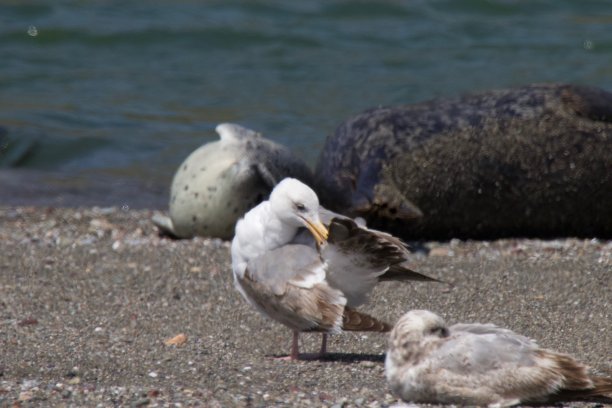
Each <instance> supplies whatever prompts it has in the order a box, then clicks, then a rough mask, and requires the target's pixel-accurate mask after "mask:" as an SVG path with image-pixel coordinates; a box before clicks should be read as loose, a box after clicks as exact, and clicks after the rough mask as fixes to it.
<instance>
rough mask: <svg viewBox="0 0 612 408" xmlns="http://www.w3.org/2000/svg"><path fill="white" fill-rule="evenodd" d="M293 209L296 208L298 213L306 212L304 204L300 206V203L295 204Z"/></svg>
mask: <svg viewBox="0 0 612 408" xmlns="http://www.w3.org/2000/svg"><path fill="white" fill-rule="evenodd" d="M295 208H296V209H297V210H298V211H306V206H305V205H304V204H302V203H296V204H295Z"/></svg>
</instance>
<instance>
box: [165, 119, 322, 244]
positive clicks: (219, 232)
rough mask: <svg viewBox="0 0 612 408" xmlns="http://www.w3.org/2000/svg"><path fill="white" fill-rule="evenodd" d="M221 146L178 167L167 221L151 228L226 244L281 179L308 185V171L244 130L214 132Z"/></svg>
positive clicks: (208, 147) (210, 146)
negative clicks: (240, 222) (240, 220)
mask: <svg viewBox="0 0 612 408" xmlns="http://www.w3.org/2000/svg"><path fill="white" fill-rule="evenodd" d="M216 131H217V133H218V134H219V136H220V138H221V140H219V141H216V142H211V143H207V144H204V145H203V146H201V147H200V148H198V149H196V150H195V151H194V152H193V153H191V154H190V155H189V156H188V157H187V159H185V161H184V162H183V163H182V164H181V165H180V167H179V168H178V170H177V171H176V174H175V175H174V179H173V180H172V185H171V189H170V204H169V208H170V216H169V217H166V216H160V215H157V216H155V217H154V218H153V222H154V223H155V224H156V225H157V226H158V227H159V228H160V229H161V230H162V232H164V233H166V234H169V235H172V236H175V237H177V238H190V237H193V236H210V237H217V238H222V239H230V238H231V237H233V235H234V226H235V224H236V221H237V220H238V219H239V218H240V217H242V216H243V215H244V213H245V212H247V211H248V210H249V209H251V208H252V207H254V206H255V205H257V204H259V203H260V202H261V201H263V200H265V199H267V198H268V195H269V194H270V192H271V191H272V188H273V187H274V186H275V185H276V184H277V183H278V182H280V181H281V180H282V179H283V178H285V177H294V178H297V179H299V180H301V181H303V182H304V183H307V184H312V173H311V171H310V169H309V168H308V166H307V165H306V164H305V163H304V162H303V161H302V160H300V159H299V158H298V157H296V156H295V155H294V154H292V153H291V152H290V151H289V149H287V148H286V147H284V146H281V145H279V144H277V143H274V142H272V141H270V140H268V139H265V138H263V137H262V136H261V134H259V133H257V132H255V131H253V130H250V129H247V128H244V127H242V126H239V125H236V124H232V123H223V124H220V125H218V126H217V128H216Z"/></svg>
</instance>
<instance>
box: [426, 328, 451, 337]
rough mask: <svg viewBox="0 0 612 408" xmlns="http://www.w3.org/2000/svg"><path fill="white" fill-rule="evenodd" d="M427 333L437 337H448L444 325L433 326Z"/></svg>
mask: <svg viewBox="0 0 612 408" xmlns="http://www.w3.org/2000/svg"><path fill="white" fill-rule="evenodd" d="M429 334H433V335H435V336H438V337H448V336H449V335H450V333H449V332H448V329H447V328H446V327H439V326H438V327H434V328H432V329H431V330H430V331H429Z"/></svg>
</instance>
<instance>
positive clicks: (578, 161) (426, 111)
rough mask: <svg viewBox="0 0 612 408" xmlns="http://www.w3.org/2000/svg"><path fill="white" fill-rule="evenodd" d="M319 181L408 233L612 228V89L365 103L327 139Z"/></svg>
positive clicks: (376, 219) (534, 89)
mask: <svg viewBox="0 0 612 408" xmlns="http://www.w3.org/2000/svg"><path fill="white" fill-rule="evenodd" d="M315 178H316V181H315V188H316V190H317V192H318V193H319V195H320V197H321V202H322V204H323V205H325V206H327V207H328V208H330V209H331V210H335V211H338V212H342V213H345V214H347V215H351V216H357V215H359V216H362V217H364V218H365V219H366V220H367V222H368V225H371V226H372V227H375V228H380V229H386V230H388V231H390V232H392V233H394V234H396V235H400V236H402V237H404V238H406V239H445V238H451V237H462V238H468V237H470V238H495V237H504V236H537V237H552V236H581V237H593V236H599V237H611V236H612V94H610V93H608V92H606V91H603V90H600V89H596V88H591V87H586V86H578V85H563V84H540V85H529V86H525V87H521V88H516V89H506V90H496V91H489V92H484V93H477V94H469V95H465V96H462V97H457V98H452V99H438V100H433V101H429V102H424V103H420V104H415V105H405V106H399V107H381V108H376V109H372V110H368V111H366V112H364V113H361V114H359V115H357V116H355V117H353V118H350V119H348V120H347V121H345V122H344V123H342V124H341V125H340V126H339V127H338V128H337V130H336V132H335V133H334V134H332V135H330V136H329V137H328V138H327V141H326V143H325V146H324V148H323V151H322V153H321V156H320V158H319V162H318V165H317V168H316V173H315ZM417 208H418V209H420V210H421V211H422V216H421V217H419V218H415V216H417V215H418V214H419V212H418V210H417Z"/></svg>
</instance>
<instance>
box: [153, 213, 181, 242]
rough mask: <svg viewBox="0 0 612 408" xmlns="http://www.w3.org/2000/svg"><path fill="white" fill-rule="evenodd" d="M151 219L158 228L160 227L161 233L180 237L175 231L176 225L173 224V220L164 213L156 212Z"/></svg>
mask: <svg viewBox="0 0 612 408" xmlns="http://www.w3.org/2000/svg"><path fill="white" fill-rule="evenodd" d="M151 221H152V222H153V224H155V226H156V227H157V228H159V233H160V235H165V236H168V237H171V238H180V237H179V236H178V235H176V232H174V225H173V224H172V220H171V219H170V217H168V216H166V215H163V214H154V215H153V217H151Z"/></svg>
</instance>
